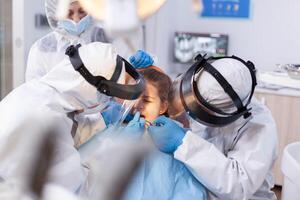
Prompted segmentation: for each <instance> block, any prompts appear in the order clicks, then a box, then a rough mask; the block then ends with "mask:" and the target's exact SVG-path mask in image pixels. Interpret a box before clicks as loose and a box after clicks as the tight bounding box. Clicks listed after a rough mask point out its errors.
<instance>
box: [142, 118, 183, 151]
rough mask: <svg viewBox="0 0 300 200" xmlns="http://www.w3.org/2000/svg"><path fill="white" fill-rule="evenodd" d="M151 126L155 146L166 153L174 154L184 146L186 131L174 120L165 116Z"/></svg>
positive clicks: (150, 131) (150, 130)
mask: <svg viewBox="0 0 300 200" xmlns="http://www.w3.org/2000/svg"><path fill="white" fill-rule="evenodd" d="M153 124H154V125H152V126H150V128H149V130H148V131H149V133H150V135H151V137H152V139H153V141H154V143H155V145H156V146H157V147H158V148H159V149H160V150H161V151H162V152H165V153H174V152H175V151H176V149H177V148H178V146H180V145H181V144H182V139H183V138H184V136H185V133H186V131H185V130H184V129H183V128H182V127H180V126H179V125H178V124H176V122H174V121H173V120H172V119H170V118H167V117H165V116H160V117H158V118H157V119H156V120H155V121H154V123H153Z"/></svg>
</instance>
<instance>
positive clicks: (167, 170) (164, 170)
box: [123, 66, 206, 200]
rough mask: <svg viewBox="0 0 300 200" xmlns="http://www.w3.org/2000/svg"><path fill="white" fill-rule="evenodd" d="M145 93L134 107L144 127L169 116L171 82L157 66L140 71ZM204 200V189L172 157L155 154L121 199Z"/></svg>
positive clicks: (148, 159)
mask: <svg viewBox="0 0 300 200" xmlns="http://www.w3.org/2000/svg"><path fill="white" fill-rule="evenodd" d="M140 73H141V74H142V75H143V76H144V79H145V81H146V87H145V91H144V93H143V94H142V96H141V97H140V98H139V99H138V102H137V103H136V104H135V106H134V108H135V110H136V111H138V112H140V116H141V117H142V118H144V119H145V120H146V124H145V126H146V127H145V128H147V127H148V126H151V125H152V122H154V120H155V119H156V118H157V117H158V116H160V115H165V116H168V114H167V111H168V98H169V95H170V90H171V85H172V82H171V79H170V78H169V77H168V76H167V75H166V74H165V73H163V71H162V70H161V69H159V68H158V67H154V66H151V67H148V68H145V69H141V70H140ZM141 199H143V200H153V199H155V200H165V199H172V200H185V199H189V200H196V199H197V200H205V199H206V191H205V188H204V187H203V186H202V185H201V183H199V181H197V179H196V178H194V176H193V175H192V173H191V172H190V171H189V170H188V169H187V168H186V167H185V166H184V165H183V164H182V163H181V162H179V161H177V160H175V159H174V157H173V156H172V155H169V154H165V153H162V152H160V151H158V150H157V151H155V152H154V153H153V154H152V155H150V156H149V157H147V158H146V159H145V160H144V161H143V163H142V165H141V167H140V170H139V171H138V172H137V174H136V176H135V178H134V179H133V180H132V182H131V184H130V185H129V187H128V189H127V192H126V195H125V197H124V198H123V200H141Z"/></svg>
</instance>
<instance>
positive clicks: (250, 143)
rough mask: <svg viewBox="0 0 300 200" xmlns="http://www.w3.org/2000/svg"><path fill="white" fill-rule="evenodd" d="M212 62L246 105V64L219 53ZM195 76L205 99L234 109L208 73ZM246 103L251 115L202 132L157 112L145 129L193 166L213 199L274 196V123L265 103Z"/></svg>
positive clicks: (166, 149)
mask: <svg viewBox="0 0 300 200" xmlns="http://www.w3.org/2000/svg"><path fill="white" fill-rule="evenodd" d="M211 65H212V66H213V67H214V68H215V69H216V70H217V71H219V73H220V74H221V75H222V76H223V77H224V78H225V79H226V80H227V82H228V83H229V84H230V85H231V86H232V88H233V90H234V91H235V92H236V94H237V95H238V96H239V98H240V99H241V101H242V102H243V103H244V104H245V103H246V101H247V100H248V98H249V95H250V92H251V86H252V81H251V80H252V79H251V76H250V72H249V69H248V68H247V67H246V66H245V64H243V63H242V62H240V61H238V60H236V59H230V58H223V59H219V60H216V61H214V62H213V63H212V64H211ZM195 81H196V87H197V88H198V90H199V93H200V94H201V95H202V97H203V99H204V100H205V101H206V102H207V103H209V104H210V105H212V106H214V107H216V108H218V109H221V110H222V111H224V112H226V111H227V112H229V111H230V112H232V111H235V110H236V108H235V105H234V104H233V101H232V99H231V98H230V97H229V95H228V94H227V93H226V92H225V91H224V89H223V88H222V87H221V85H220V84H219V83H218V82H217V80H216V79H215V77H213V76H212V75H211V74H210V73H208V72H207V71H203V72H201V73H199V74H196V78H195ZM190 82H191V81H190ZM193 88H195V86H194V87H193ZM178 99H179V100H180V97H179V98H178ZM178 99H176V100H178ZM248 108H252V110H251V111H250V112H251V113H252V117H249V118H244V117H243V116H241V117H240V118H238V119H237V120H235V121H233V122H232V123H230V124H228V125H225V126H223V127H216V126H218V125H217V124H216V126H215V127H214V126H206V128H205V129H204V131H200V132H195V131H193V129H192V130H189V131H186V130H184V129H183V128H181V127H179V126H178V125H177V124H176V123H174V122H173V121H172V120H171V119H169V118H165V117H160V118H158V119H157V120H156V121H155V122H154V124H159V125H158V126H151V127H150V128H149V132H150V134H151V136H152V138H153V140H154V141H155V143H156V144H157V146H158V147H159V148H160V149H161V150H162V151H164V152H167V153H174V157H175V158H176V159H178V160H180V161H181V162H183V163H184V164H185V165H186V166H187V167H188V168H189V169H190V170H191V171H192V173H193V174H194V175H195V177H197V178H198V180H199V181H200V182H201V183H202V184H203V185H204V186H205V187H206V188H207V189H208V190H209V191H210V198H211V199H222V200H226V199H233V200H247V199H257V200H258V199H260V200H261V199H276V196H275V194H274V193H273V192H272V191H271V188H272V187H273V186H274V181H273V176H272V172H271V170H272V167H273V164H274V162H275V159H276V156H277V133H276V125H275V122H274V120H273V118H272V115H271V113H270V111H269V110H268V109H267V107H266V106H265V105H263V104H262V103H260V102H258V101H257V100H256V99H255V98H253V99H252V101H251V103H250V105H248ZM183 109H184V108H183V106H182V107H181V111H184V110H183ZM206 112H209V111H208V110H207V111H206ZM179 113H180V109H179ZM210 113H214V112H212V111H210ZM189 114H192V113H191V112H189ZM194 116H195V115H194Z"/></svg>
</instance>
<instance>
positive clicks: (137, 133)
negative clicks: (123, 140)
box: [123, 112, 146, 139]
mask: <svg viewBox="0 0 300 200" xmlns="http://www.w3.org/2000/svg"><path fill="white" fill-rule="evenodd" d="M145 123H146V120H145V119H144V118H141V114H140V113H139V112H137V113H136V114H135V115H134V118H133V120H131V121H130V122H129V123H128V125H127V126H126V127H125V128H124V130H123V135H124V136H129V137H131V138H134V139H138V138H140V137H141V136H142V135H143V134H144V131H145Z"/></svg>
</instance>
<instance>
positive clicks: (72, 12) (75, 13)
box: [68, 1, 87, 23]
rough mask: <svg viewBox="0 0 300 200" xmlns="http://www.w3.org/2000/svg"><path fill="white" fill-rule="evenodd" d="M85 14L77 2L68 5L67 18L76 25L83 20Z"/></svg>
mask: <svg viewBox="0 0 300 200" xmlns="http://www.w3.org/2000/svg"><path fill="white" fill-rule="evenodd" d="M86 15H87V13H86V12H85V11H84V10H83V8H82V7H81V6H80V4H79V2H78V1H75V2H73V3H71V4H70V7H69V13H68V18H69V19H71V20H73V21H74V22H76V23H78V22H79V21H80V20H81V19H82V18H84V17H85V16H86Z"/></svg>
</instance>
